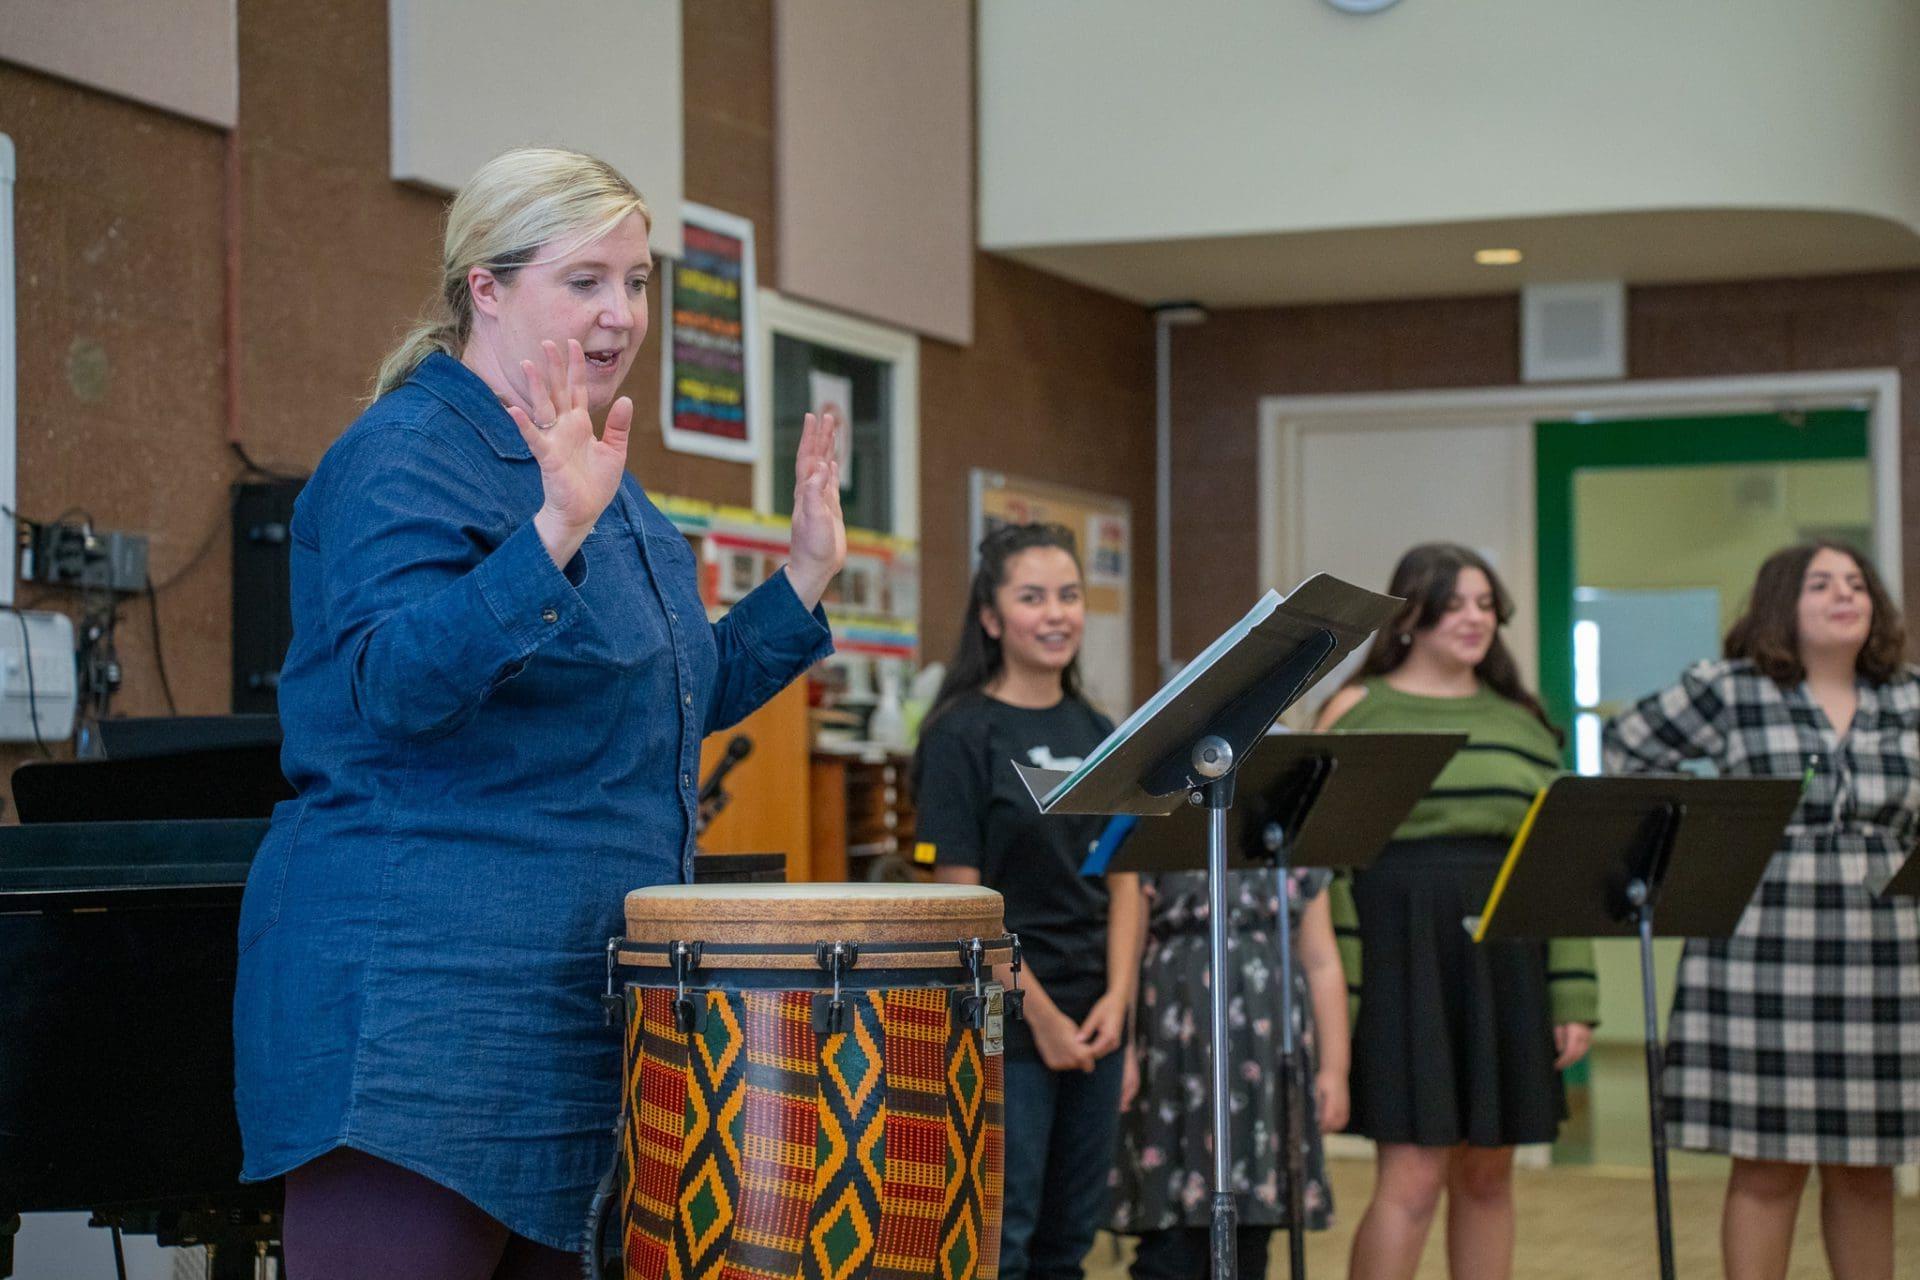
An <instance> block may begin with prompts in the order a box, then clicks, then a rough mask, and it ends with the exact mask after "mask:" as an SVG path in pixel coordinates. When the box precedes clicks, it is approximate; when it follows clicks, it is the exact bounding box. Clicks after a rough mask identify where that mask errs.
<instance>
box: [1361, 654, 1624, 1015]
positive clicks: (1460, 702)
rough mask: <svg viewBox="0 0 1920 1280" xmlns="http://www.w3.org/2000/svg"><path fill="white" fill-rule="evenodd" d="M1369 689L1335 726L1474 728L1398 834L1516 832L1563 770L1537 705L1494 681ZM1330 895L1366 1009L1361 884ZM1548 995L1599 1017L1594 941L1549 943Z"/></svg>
mask: <svg viewBox="0 0 1920 1280" xmlns="http://www.w3.org/2000/svg"><path fill="white" fill-rule="evenodd" d="M1364 684H1365V687H1366V690H1367V696H1366V697H1364V698H1362V699H1360V701H1358V702H1356V703H1354V704H1353V706H1352V707H1350V708H1348V710H1347V713H1346V714H1345V715H1343V716H1341V717H1340V719H1339V720H1338V721H1337V722H1336V723H1335V724H1334V726H1333V731H1334V732H1335V733H1407V732H1422V731H1424V732H1431V733H1465V734H1466V735H1467V745H1466V746H1465V747H1463V748H1461V750H1460V751H1459V753H1458V754H1457V755H1455V756H1454V757H1453V759H1452V760H1450V761H1448V762H1447V767H1446V768H1444V769H1442V770H1441V771H1440V776H1439V777H1438V778H1436V779H1434V783H1433V789H1432V790H1431V791H1429V792H1427V794H1426V796H1425V797H1424V798H1423V799H1422V800H1421V801H1420V803H1419V804H1416V805H1415V806H1414V807H1413V812H1412V813H1410V814H1408V815H1407V820H1406V821H1405V822H1404V823H1402V824H1401V825H1400V829H1399V830H1397V831H1395V832H1394V833H1393V838H1394V839H1396V840H1419V839H1423V838H1426V837H1430V836H1494V837H1497V838H1500V839H1507V838H1510V837H1512V836H1513V835H1514V834H1516V833H1517V832H1518V831H1519V830H1520V823H1521V820H1522V819H1524V818H1525V817H1526V815H1527V810H1528V808H1529V807H1531V806H1532V804H1533V799H1534V797H1535V796H1536V795H1537V794H1539V792H1540V790H1541V788H1543V787H1545V786H1546V785H1547V784H1548V783H1549V782H1552V781H1553V779H1554V776H1555V775H1556V774H1558V773H1559V772H1560V747H1559V745H1558V744H1557V743H1555V742H1554V740H1553V735H1552V734H1551V733H1549V732H1547V727H1546V726H1545V725H1543V724H1541V723H1540V721H1539V720H1538V719H1537V718H1536V717H1535V716H1534V714H1533V713H1532V712H1531V711H1528V710H1527V709H1526V708H1525V707H1523V706H1521V705H1519V704H1518V703H1516V702H1510V701H1508V700H1507V699H1506V698H1503V697H1501V696H1500V695H1499V694H1497V693H1495V692H1494V691H1493V690H1491V689H1489V688H1487V687H1486V686H1485V685H1482V686H1480V690H1479V692H1477V693H1475V694H1473V695H1472V696H1471V697H1466V698H1430V697H1426V696H1424V695H1421V694H1417V693H1402V692H1400V691H1399V690H1398V689H1396V688H1394V687H1393V686H1392V685H1390V684H1388V683H1387V682H1386V681H1385V680H1384V679H1381V678H1379V677H1375V678H1373V679H1371V680H1367V681H1365V682H1364ZM1329 901H1330V903H1331V905H1332V909H1333V931H1334V935H1335V937H1336V939H1337V940H1338V942H1339V944H1340V959H1341V962H1342V964H1343V965H1344V967H1345V968H1346V971H1347V991H1348V995H1349V997H1350V999H1351V1001H1352V1012H1354V1013H1355V1015H1356V1016H1357V1013H1358V1008H1359V1001H1360V1000H1361V999H1362V998H1363V992H1364V990H1365V983H1364V976H1363V974H1362V972H1361V963H1360V929H1359V918H1358V916H1357V914H1356V913H1355V911H1354V906H1353V892H1352V887H1351V885H1350V884H1348V883H1347V881H1346V880H1345V879H1344V877H1343V878H1342V879H1339V880H1336V881H1335V882H1334V885H1333V889H1332V892H1331V893H1330V895H1329ZM1547 996H1548V1000H1549V1002H1550V1003H1551V1005H1552V1017H1553V1021H1554V1022H1556V1023H1562V1022H1584V1023H1587V1024H1589V1025H1593V1024H1595V1023H1597V1022H1598V1021H1599V1013H1600V988H1599V983H1598V982H1597V980H1596V978H1595V975H1594V969H1593V943H1592V942H1590V941H1589V940H1587V939H1586V938H1554V939H1552V940H1551V941H1549V942H1548V943H1547Z"/></svg>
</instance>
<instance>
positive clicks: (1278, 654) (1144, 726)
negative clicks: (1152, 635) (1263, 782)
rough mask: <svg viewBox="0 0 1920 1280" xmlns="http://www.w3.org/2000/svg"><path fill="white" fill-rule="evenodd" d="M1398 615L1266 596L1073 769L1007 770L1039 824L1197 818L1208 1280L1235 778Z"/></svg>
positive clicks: (1228, 1275)
mask: <svg viewBox="0 0 1920 1280" xmlns="http://www.w3.org/2000/svg"><path fill="white" fill-rule="evenodd" d="M1399 603H1400V602H1399V601H1398V600H1396V599H1394V598H1393V597H1391V596H1382V595H1376V594H1375V593H1373V592H1371V591H1365V590H1362V589H1361V588H1359V587H1356V586H1353V585H1351V584H1349V583H1345V582H1341V581H1340V580H1339V579H1337V578H1331V577H1328V576H1326V575H1324V574H1322V575H1319V576H1316V577H1313V578H1309V579H1308V580H1307V581H1306V582H1304V583H1302V584H1301V585H1300V586H1299V587H1298V588H1297V589H1296V590H1295V591H1294V592H1293V594H1292V595H1290V596H1288V597H1287V598H1286V600H1285V601H1284V602H1283V601H1282V600H1281V599H1280V597H1279V596H1278V595H1277V594H1276V593H1274V592H1271V591H1269V592H1268V593H1267V594H1266V596H1264V597H1263V598H1262V599H1261V600H1260V602H1259V603H1258V604H1256V605H1255V606H1254V607H1253V609H1252V610H1251V611H1250V612H1249V613H1248V614H1247V615H1246V616H1245V617H1244V618H1242V619H1241V620H1240V621H1239V622H1237V623H1236V624H1234V626H1232V627H1231V628H1229V629H1228V630H1227V631H1226V633H1225V634H1223V635H1222V636H1220V638H1219V639H1217V640H1215V641H1214V642H1213V643H1212V644H1211V645H1209V646H1208V647H1207V649H1206V651H1205V652H1204V653H1202V654H1201V655H1200V656H1199V657H1198V658H1195V659H1194V660H1193V661H1192V662H1191V663H1189V664H1187V666H1186V668H1185V669H1184V670H1182V671H1181V672H1180V674H1179V675H1177V676H1175V677H1174V678H1173V679H1172V680H1171V681H1169V682H1168V683H1167V684H1166V686H1165V687H1164V688H1162V689H1161V690H1160V691H1159V692H1158V693H1156V694H1155V695H1154V696H1153V697H1152V698H1150V699H1148V700H1147V702H1146V705H1144V706H1142V707H1141V708H1140V710H1139V711H1137V712H1135V713H1134V714H1133V715H1131V716H1129V717H1128V718H1127V721H1126V723H1124V724H1122V725H1121V726H1120V727H1119V728H1117V729H1115V730H1114V731H1113V732H1112V733H1111V734H1109V735H1108V736H1107V738H1106V740H1105V741H1104V742H1102V743H1101V744H1100V745H1099V746H1098V747H1095V748H1094V749H1093V751H1091V752H1090V753H1088V755H1087V758H1086V761H1085V763H1083V764H1082V765H1081V766H1080V767H1079V768H1078V769H1075V770H1073V771H1071V772H1065V771H1061V770H1057V769H1037V768H1033V767H1031V766H1028V765H1025V764H1022V763H1020V762H1018V761H1016V762H1014V768H1015V769H1016V770H1017V771H1018V772H1019V774H1020V777H1021V779H1022V780H1023V781H1024V782H1025V783H1026V785H1027V789H1028V790H1029V791H1030V792H1031V793H1032V794H1033V797H1034V801H1035V803H1037V804H1038V805H1039V807H1040V811H1041V812H1042V813H1105V814H1122V813H1129V814H1137V815H1141V816H1151V817H1163V816H1164V815H1166V814H1169V813H1172V812H1173V811H1175V810H1177V809H1179V808H1180V807H1181V805H1182V804H1183V803H1186V804H1193V805H1196V806H1200V807H1203V808H1205V809H1206V811H1207V815H1206V816H1207V870H1208V874H1209V877H1210V881H1211V882H1210V884H1209V893H1210V901H1211V903H1212V908H1211V912H1210V915H1211V919H1210V920H1209V923H1208V935H1209V943H1210V947H1209V962H1210V964H1211V967H1212V971H1213V974H1214V980H1213V982H1212V986H1211V992H1210V994H1211V997H1212V999H1211V1004H1212V1015H1213V1019H1212V1021H1213V1029H1212V1038H1213V1040H1212V1042H1213V1093H1214V1097H1213V1126H1214V1132H1213V1238H1212V1253H1213V1275H1214V1276H1215V1277H1216V1280H1234V1273H1235V1255H1234V1226H1235V1223H1234V1219H1235V1211H1234V1204H1233V1174H1232V1170H1233V1164H1232V1158H1231V1153H1230V1151H1229V1150H1228V1148H1229V1145H1230V1142H1231V1128H1230V1125H1229V1116H1228V1079H1229V1077H1228V1063H1227V998H1226V990H1227V983H1226V978H1225V975H1226V969H1227V933H1226V918H1227V877H1226V872H1227V813H1228V810H1229V809H1230V808H1231V807H1232V805H1233V792H1234V771H1235V769H1236V768H1237V767H1238V766H1239V765H1240V764H1241V763H1243V762H1244V761H1245V760H1246V758H1247V754H1248V753H1249V752H1250V751H1252V750H1253V748H1254V747H1256V746H1258V745H1260V742H1261V739H1262V738H1263V736H1264V735H1265V734H1266V732H1267V730H1268V729H1269V728H1270V727H1271V726H1272V724H1273V722H1274V720H1275V719H1277V718H1278V717H1279V715H1280V713H1281V712H1282V711H1285V710H1286V709H1287V708H1288V707H1289V706H1291V705H1292V704H1293V703H1294V702H1296V701H1297V700H1298V699H1299V698H1300V697H1301V695H1303V694H1305V693H1306V691H1307V690H1308V689H1310V688H1312V687H1313V685H1314V684H1315V683H1316V682H1317V681H1318V680H1319V679H1320V678H1321V677H1322V676H1324V675H1325V674H1326V673H1327V672H1328V671H1329V670H1331V669H1332V668H1333V666H1334V665H1335V664H1336V663H1338V662H1339V661H1340V659H1341V658H1343V657H1345V656H1346V655H1347V654H1348V653H1351V652H1352V651H1353V650H1354V649H1356V648H1358V647H1359V646H1360V644H1361V643H1363V642H1364V641H1365V640H1366V639H1367V637H1368V636H1370V635H1372V634H1373V632H1374V631H1375V629H1377V628H1378V627H1379V626H1380V624H1381V623H1383V622H1385V621H1386V620H1387V619H1388V618H1389V617H1391V616H1392V615H1393V611H1394V609H1395V608H1396V607H1397V606H1398V604H1399Z"/></svg>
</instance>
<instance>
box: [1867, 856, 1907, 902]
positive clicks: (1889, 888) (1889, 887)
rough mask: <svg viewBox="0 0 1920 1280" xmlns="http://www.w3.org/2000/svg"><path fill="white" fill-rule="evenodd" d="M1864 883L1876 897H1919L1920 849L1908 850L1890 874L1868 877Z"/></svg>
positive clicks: (1868, 890)
mask: <svg viewBox="0 0 1920 1280" xmlns="http://www.w3.org/2000/svg"><path fill="white" fill-rule="evenodd" d="M1866 883H1867V892H1868V893H1871V894H1872V895H1873V896H1874V897H1876V898H1920V849H1915V850H1910V851H1909V852H1908V854H1907V859H1906V861H1905V862H1902V863H1901V864H1900V867H1899V869H1898V870H1896V871H1895V872H1894V873H1893V874H1892V875H1890V876H1874V877H1869V878H1868V880H1867V882H1866Z"/></svg>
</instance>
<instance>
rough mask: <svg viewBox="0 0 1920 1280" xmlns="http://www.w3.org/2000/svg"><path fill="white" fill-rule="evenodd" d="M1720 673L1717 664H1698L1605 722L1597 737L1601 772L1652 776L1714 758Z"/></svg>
mask: <svg viewBox="0 0 1920 1280" xmlns="http://www.w3.org/2000/svg"><path fill="white" fill-rule="evenodd" d="M1724 671H1725V667H1724V664H1721V663H1715V662H1702V663H1698V664H1696V665H1694V666H1692V667H1690V668H1688V669H1687V670H1686V671H1685V672H1683V673H1682V674H1681V676H1680V679H1679V680H1678V681H1677V682H1675V683H1674V684H1671V685H1668V686H1667V687H1666V688H1664V689H1661V690H1659V691H1658V692H1657V693H1651V694H1648V695H1647V696H1646V697H1644V698H1642V699H1641V700H1640V701H1639V702H1637V703H1635V704H1634V705H1633V706H1631V707H1629V708H1627V709H1626V710H1625V711H1622V712H1621V713H1620V714H1618V715H1616V716H1614V717H1613V718H1612V719H1611V720H1609V721H1608V722H1607V726H1606V730H1605V732H1604V733H1603V734H1602V737H1601V743H1602V756H1603V766H1604V768H1605V769H1606V771H1607V772H1608V773H1651V772H1658V771H1663V770H1672V769H1675V768H1678V767H1679V765H1680V762H1681V761H1683V760H1698V759H1702V758H1705V759H1717V758H1719V756H1720V754H1721V753H1722V752H1723V751H1724V750H1725V747H1726V734H1725V731H1724V730H1723V728H1722V720H1723V718H1724V714H1725V712H1726V709H1727V702H1726V698H1725V697H1724V696H1723V695H1722V691H1721V679H1720V677H1721V676H1722V675H1723V674H1724Z"/></svg>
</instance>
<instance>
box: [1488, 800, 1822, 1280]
mask: <svg viewBox="0 0 1920 1280" xmlns="http://www.w3.org/2000/svg"><path fill="white" fill-rule="evenodd" d="M1801 785H1802V784H1801V781H1800V779H1798V778H1696V777H1692V776H1689V775H1672V776H1669V775H1664V774H1663V775H1659V776H1642V777H1631V778H1571V777H1569V778H1560V779H1557V780H1556V781H1555V782H1554V783H1553V785H1552V786H1550V787H1548V788H1547V789H1546V790H1545V791H1542V792H1541V793H1540V795H1539V796H1538V797H1537V798H1536V799H1535V800H1534V803H1533V808H1532V809H1531V810H1529V811H1528V813H1527V817H1526V820H1525V821H1524V822H1523V823H1522V824H1521V827H1520V832H1519V834H1518V835H1516V836H1515V837H1514V841H1513V847H1512V848H1511V849H1510V850H1509V851H1508V853H1507V858H1506V861H1505V862H1504V863H1503V864H1502V865H1501V868H1500V874H1499V877H1498V878H1497V879H1496V880H1495V881H1494V884H1493V890H1492V892H1491V893H1490V894H1488V896H1487V905H1486V907H1485V909H1484V910H1483V911H1482V912H1481V914H1480V915H1479V916H1476V917H1469V918H1468V920H1467V921H1466V925H1467V927H1468V929H1469V930H1471V931H1472V933H1473V939H1474V941H1475V942H1486V941H1490V940H1499V939H1539V938H1624V937H1634V936H1638V938H1639V939H1640V996H1641V1011H1642V1014H1643V1016H1644V1017H1645V1019H1646V1038H1647V1127H1648V1131H1649V1133H1650V1134H1651V1136H1652V1140H1653V1198H1654V1216H1655V1223H1656V1230H1657V1231H1658V1233H1659V1244H1660V1275H1661V1277H1662V1280H1673V1203H1672V1194H1671V1190H1670V1188H1669V1186H1668V1182H1667V1132H1666V1125H1665V1123H1664V1122H1663V1119H1662V1116H1661V1107H1662V1105H1663V1097H1662V1093H1661V1088H1660V1075H1661V1066H1662V1063H1661V1047H1660V1024H1659V1016H1658V1010H1657V1008H1656V1006H1655V999H1654V981H1653V939H1654V937H1655V935H1656V934H1657V935H1658V936H1660V937H1679V938H1724V937H1727V936H1729V935H1731V934H1732V933H1733V931H1734V928H1735V927H1736V926H1737V925H1738V924H1739V923H1740V915H1741V913H1742V912H1743V911H1745V910H1746V908H1747V903H1748V902H1749V901H1750V900H1751V899H1752V897H1753V893H1754V890H1755V889H1756V888H1757V887H1758V886H1759V884H1760V877H1761V876H1763V875H1764V874H1765V873H1766V870H1767V863H1768V862H1769V861H1770V860H1771V859H1772V857H1773V854H1774V851H1775V850H1776V849H1778V848H1779V847H1780V838H1781V833H1782V831H1783V830H1784V829H1785V828H1786V825H1787V819H1788V818H1790V817H1792V816H1793V810H1794V806H1796V805H1797V804H1799V802H1800V789H1801ZM1656 911H1657V913H1658V917H1659V919H1658V922H1657V924H1656V921H1655V915H1656Z"/></svg>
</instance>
